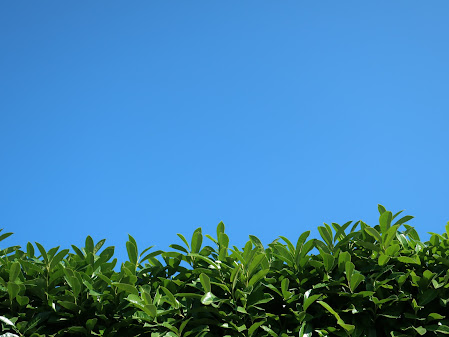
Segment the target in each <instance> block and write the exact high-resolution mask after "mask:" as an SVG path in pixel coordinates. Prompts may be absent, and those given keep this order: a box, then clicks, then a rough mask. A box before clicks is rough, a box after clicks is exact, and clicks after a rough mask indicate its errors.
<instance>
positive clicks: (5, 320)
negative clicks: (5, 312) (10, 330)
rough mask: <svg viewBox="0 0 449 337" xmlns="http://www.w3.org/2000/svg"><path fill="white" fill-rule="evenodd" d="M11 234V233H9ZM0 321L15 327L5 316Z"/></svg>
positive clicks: (0, 317)
mask: <svg viewBox="0 0 449 337" xmlns="http://www.w3.org/2000/svg"><path fill="white" fill-rule="evenodd" d="M11 234H12V233H11ZM0 321H2V322H3V323H5V324H6V325H11V326H14V327H15V324H14V323H13V322H11V321H10V320H9V319H8V318H6V317H5V316H0Z"/></svg>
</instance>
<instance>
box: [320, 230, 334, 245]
mask: <svg viewBox="0 0 449 337" xmlns="http://www.w3.org/2000/svg"><path fill="white" fill-rule="evenodd" d="M318 232H319V233H320V235H321V237H322V238H323V240H324V242H326V244H327V245H328V246H332V239H333V236H332V230H331V229H330V228H328V227H324V226H319V227H318Z"/></svg>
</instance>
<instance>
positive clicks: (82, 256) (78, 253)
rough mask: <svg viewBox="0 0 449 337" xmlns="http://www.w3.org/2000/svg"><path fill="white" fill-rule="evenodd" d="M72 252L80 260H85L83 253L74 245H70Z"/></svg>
mask: <svg viewBox="0 0 449 337" xmlns="http://www.w3.org/2000/svg"><path fill="white" fill-rule="evenodd" d="M71 247H72V249H73V251H74V252H75V254H76V255H78V256H79V257H80V258H81V259H82V260H84V259H85V257H86V256H85V255H84V253H83V252H82V251H81V249H79V248H78V247H77V246H75V245H71Z"/></svg>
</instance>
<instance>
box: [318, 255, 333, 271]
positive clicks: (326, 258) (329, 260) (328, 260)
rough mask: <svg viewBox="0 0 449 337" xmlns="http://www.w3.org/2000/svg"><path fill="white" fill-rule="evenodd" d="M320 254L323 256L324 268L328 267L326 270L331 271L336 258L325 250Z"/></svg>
mask: <svg viewBox="0 0 449 337" xmlns="http://www.w3.org/2000/svg"><path fill="white" fill-rule="evenodd" d="M320 255H321V257H322V258H323V263H324V269H326V272H329V271H331V269H332V268H333V266H334V262H335V258H334V257H333V256H332V255H331V254H327V253H324V252H322V253H321V254H320Z"/></svg>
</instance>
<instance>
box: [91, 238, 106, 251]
mask: <svg viewBox="0 0 449 337" xmlns="http://www.w3.org/2000/svg"><path fill="white" fill-rule="evenodd" d="M105 242H106V239H102V240H100V241H98V243H97V244H96V245H95V247H94V251H93V253H94V255H95V254H97V252H98V251H99V250H100V249H101V247H103V245H104V243H105Z"/></svg>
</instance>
